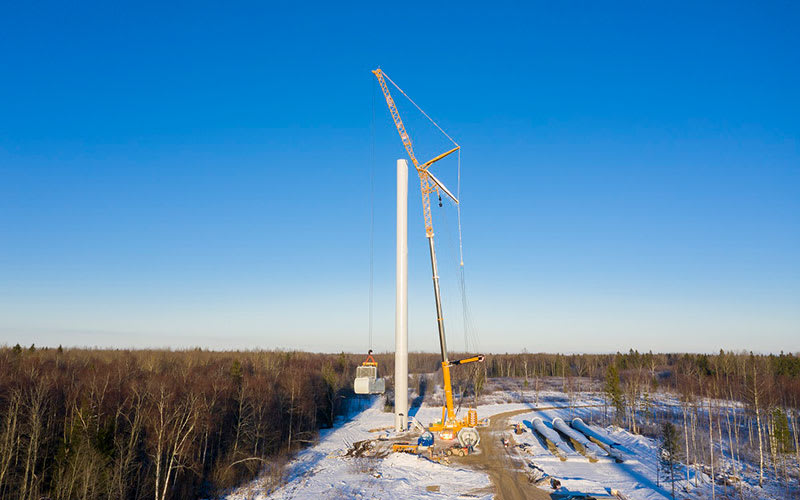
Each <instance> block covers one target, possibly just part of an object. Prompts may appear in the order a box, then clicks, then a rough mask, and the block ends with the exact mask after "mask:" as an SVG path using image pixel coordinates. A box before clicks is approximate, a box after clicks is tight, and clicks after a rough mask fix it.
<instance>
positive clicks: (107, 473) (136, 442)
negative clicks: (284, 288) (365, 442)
mask: <svg viewBox="0 0 800 500" xmlns="http://www.w3.org/2000/svg"><path fill="white" fill-rule="evenodd" d="M360 361H361V360H360V359H359V357H358V356H352V355H344V354H341V355H332V354H309V353H300V352H272V351H260V352H208V351H201V350H194V351H174V352H173V351H124V350H80V349H61V348H58V349H36V348H35V347H34V346H31V347H30V348H21V347H19V346H15V347H14V348H0V498H2V499H13V500H39V499H40V498H50V499H54V500H61V499H86V500H89V499H131V500H138V499H155V500H168V499H179V498H180V499H186V498H199V497H213V496H215V495H217V494H219V493H220V492H222V491H224V490H225V489H226V488H229V487H232V486H235V485H238V484H240V483H242V482H243V481H246V480H248V479H250V478H252V477H254V476H255V475H256V474H258V473H259V472H260V471H266V472H267V473H268V472H269V471H274V475H275V482H276V484H277V483H278V482H279V481H280V465H281V464H282V463H283V462H284V461H285V460H286V457H288V456H289V455H290V454H291V453H292V452H293V451H295V450H297V449H298V448H299V447H302V446H304V445H305V444H307V443H309V442H312V441H313V440H314V439H315V438H316V436H317V431H318V430H319V429H320V428H322V427H328V426H331V425H332V424H333V422H334V419H335V418H336V416H337V415H338V414H339V412H340V411H341V409H342V402H343V400H344V397H345V396H346V395H347V394H348V393H349V390H350V388H351V386H352V377H353V374H354V368H355V366H356V365H357V363H358V362H360ZM268 475H269V474H268Z"/></svg>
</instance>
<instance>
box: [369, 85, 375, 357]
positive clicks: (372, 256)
mask: <svg viewBox="0 0 800 500" xmlns="http://www.w3.org/2000/svg"><path fill="white" fill-rule="evenodd" d="M370 89H371V90H372V92H370V93H371V94H372V117H371V119H370V134H369V135H370V148H369V164H370V166H369V321H368V328H367V330H368V339H369V340H368V343H369V352H372V319H373V301H374V295H375V293H374V291H375V87H374V85H372V79H370Z"/></svg>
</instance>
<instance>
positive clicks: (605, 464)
mask: <svg viewBox="0 0 800 500" xmlns="http://www.w3.org/2000/svg"><path fill="white" fill-rule="evenodd" d="M484 400H485V401H486V402H487V403H488V404H483V405H480V406H479V407H478V413H479V416H480V417H481V418H483V417H487V416H488V417H491V416H493V415H497V414H500V413H505V412H509V411H515V410H519V411H522V413H520V414H518V415H515V416H513V417H511V418H510V419H509V423H511V424H516V423H521V424H523V425H524V426H525V428H526V429H527V431H526V432H524V433H523V434H514V433H513V432H512V430H511V428H510V427H509V429H508V430H507V431H505V432H506V433H507V435H508V436H509V437H511V438H512V443H515V444H518V445H520V446H513V447H510V448H509V451H508V452H509V453H512V454H516V455H517V456H519V457H520V458H521V460H520V463H521V464H522V465H521V466H522V467H528V468H529V472H530V471H533V472H532V475H534V476H541V477H547V476H550V477H553V478H556V479H558V480H559V481H560V484H561V489H560V490H559V491H558V493H563V492H566V491H573V492H582V493H607V492H608V491H609V490H611V489H613V490H617V491H619V493H621V494H622V495H623V498H627V499H630V500H661V499H665V498H671V492H670V490H671V486H670V484H669V483H668V482H667V481H665V480H664V477H663V472H660V471H659V469H658V467H657V463H658V459H657V456H658V448H659V443H658V442H657V440H655V439H651V438H648V437H644V436H641V435H634V434H631V433H629V432H627V431H625V430H623V429H620V428H617V427H613V426H609V427H605V428H604V427H602V426H601V425H599V424H600V422H602V421H603V418H602V416H603V412H604V408H603V406H602V405H603V400H602V397H601V396H600V395H598V394H597V393H577V394H576V393H573V394H572V395H571V396H570V397H567V395H565V394H563V393H561V392H557V391H539V392H538V394H534V393H533V392H532V391H531V392H528V391H525V392H524V393H521V392H517V393H515V394H508V393H504V392H502V391H500V392H496V393H494V394H492V395H490V397H488V398H485V399H484ZM354 401H355V402H356V403H357V404H359V405H360V406H356V407H354V408H352V411H351V414H350V415H349V417H348V418H346V419H342V421H341V422H340V423H339V424H338V425H337V426H335V427H334V428H333V429H329V430H325V431H322V434H321V436H320V439H319V442H318V443H317V444H316V445H314V446H312V447H310V448H308V449H306V450H304V451H302V452H301V453H299V454H298V456H297V457H296V458H295V459H294V460H293V461H292V462H291V463H290V464H289V466H288V469H287V473H286V478H285V481H284V484H283V485H282V486H281V487H279V488H277V489H276V490H274V491H270V490H269V489H268V487H267V486H265V484H266V483H265V481H264V480H259V479H256V480H255V481H253V482H251V483H249V484H247V485H244V486H242V487H240V488H239V489H237V490H236V491H234V492H232V493H230V494H229V495H228V496H227V499H228V500H266V499H271V500H288V499H323V498H324V499H329V498H330V499H336V498H343V499H344V498H348V499H349V498H352V499H384V500H393V499H398V500H399V499H417V498H418V499H447V498H452V499H456V498H471V499H475V498H478V499H486V500H489V499H491V498H492V497H493V495H492V485H491V482H490V480H489V477H488V476H487V475H486V474H485V473H484V472H481V471H478V470H472V469H469V468H467V467H466V466H463V465H459V464H457V463H453V464H449V465H445V464H440V463H436V462H432V461H430V460H428V459H426V458H422V457H417V456H412V455H406V454H389V455H387V456H386V457H384V458H374V457H354V456H348V450H351V449H352V448H353V445H354V444H355V443H358V442H360V441H364V440H374V439H376V438H378V436H379V435H381V434H389V433H391V431H387V430H386V429H389V428H391V426H392V423H393V414H391V413H385V412H384V411H383V405H384V402H383V398H382V397H375V398H372V399H361V400H354ZM510 401H514V402H510ZM673 403H674V402H673V401H672V400H671V398H670V397H668V396H666V395H665V396H664V397H663V403H662V404H663V405H664V407H670V406H671V405H672V404H673ZM554 407H555V408H554ZM525 410H530V411H525ZM409 413H410V414H411V415H412V416H414V417H415V418H417V420H419V421H420V422H422V423H423V424H427V423H429V422H432V421H434V420H437V419H439V418H440V416H441V408H440V407H439V406H428V405H427V404H423V405H422V406H421V407H420V408H416V409H412V411H410V412H409ZM557 417H558V418H561V419H563V420H564V422H566V423H567V424H569V423H570V422H571V421H572V419H573V418H574V417H580V418H581V419H583V420H584V421H585V422H586V424H588V425H590V426H591V428H592V430H594V431H595V432H597V433H600V434H602V435H606V436H607V437H608V438H609V439H610V440H613V441H615V442H616V443H618V444H619V445H618V446H616V451H614V450H612V452H613V453H615V454H618V457H617V458H620V457H621V458H623V461H622V462H621V463H620V462H619V461H618V460H615V459H614V457H612V456H609V455H608V453H605V452H603V451H602V449H600V452H598V451H597V450H598V448H596V447H593V448H592V451H593V452H594V453H589V454H588V455H590V456H589V457H588V458H587V456H586V455H583V454H581V453H580V452H579V451H580V450H579V449H578V447H576V446H574V445H573V444H572V443H571V442H569V439H566V436H565V435H564V434H563V433H559V432H556V430H554V429H553V425H552V422H553V419H555V418H557ZM537 418H540V419H541V420H542V422H543V423H544V425H545V426H546V427H547V431H546V432H544V435H547V436H548V437H549V438H550V439H552V440H554V441H556V442H555V443H553V444H554V445H555V448H557V449H558V451H557V452H556V453H558V454H559V455H561V458H559V457H557V456H556V455H554V454H553V453H552V452H551V451H550V450H548V443H547V441H546V439H545V438H544V435H543V434H542V433H538V432H537V431H535V430H534V429H533V427H534V421H535V419H537ZM485 441H487V440H486V439H484V442H483V443H482V444H481V446H491V445H496V443H491V442H485ZM551 447H552V446H551ZM562 458H563V459H565V460H563V459H562ZM590 458H591V460H590ZM686 473H687V470H686V469H685V468H683V467H682V466H681V467H679V476H680V477H681V478H682V480H681V481H678V482H676V495H677V497H678V498H692V499H703V498H711V486H710V483H709V481H708V477H707V476H705V475H704V474H702V473H701V477H699V478H698V479H699V481H698V483H699V487H697V488H695V487H694V483H695V478H694V469H691V468H690V469H689V470H688V473H689V479H690V480H689V482H688V483H687V482H686V481H685V478H686ZM531 487H533V486H532V485H531ZM543 487H544V488H548V487H549V486H548V485H547V484H545V485H543ZM684 487H686V488H684ZM728 490H729V494H730V495H731V496H730V498H740V495H739V492H738V491H734V490H733V488H731V487H729V488H728ZM549 491H550V492H552V490H549ZM722 493H723V487H722V486H720V485H717V498H722ZM742 496H743V497H744V498H745V499H765V500H766V499H774V500H777V499H781V498H784V496H785V493H784V491H783V490H782V489H781V488H780V486H779V485H775V486H774V487H772V488H771V489H770V488H765V489H760V488H755V487H752V486H750V485H745V487H744V490H743V495H742ZM554 498H555V497H554Z"/></svg>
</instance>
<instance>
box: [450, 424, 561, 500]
mask: <svg viewBox="0 0 800 500" xmlns="http://www.w3.org/2000/svg"><path fill="white" fill-rule="evenodd" d="M539 409H542V408H536V409H525V410H516V411H508V412H505V413H499V414H497V415H494V416H492V418H491V424H489V427H484V428H481V429H479V432H480V435H481V444H480V445H479V446H480V449H481V453H479V454H477V455H470V456H468V457H464V458H462V459H459V460H458V462H459V463H463V464H465V465H470V466H472V467H474V468H476V469H478V470H482V471H485V472H486V473H487V474H489V479H491V481H492V484H493V485H494V492H495V498H496V499H497V500H526V499H532V500H540V499H541V500H550V498H551V497H550V494H549V493H547V492H546V491H544V490H542V489H539V488H537V487H536V486H534V485H533V484H531V483H530V482H529V481H528V476H527V475H526V474H525V471H524V467H525V464H524V463H523V462H521V461H519V460H515V459H514V455H512V454H511V453H509V450H508V449H506V448H505V447H504V446H503V444H502V443H501V442H500V439H501V438H502V437H503V434H505V433H508V419H509V418H510V417H513V416H514V415H519V414H522V413H530V412H532V411H536V410H539Z"/></svg>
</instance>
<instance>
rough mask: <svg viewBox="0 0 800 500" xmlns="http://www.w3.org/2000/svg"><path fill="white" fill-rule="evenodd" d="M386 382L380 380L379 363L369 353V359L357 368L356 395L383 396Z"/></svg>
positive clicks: (370, 352) (354, 388) (354, 385)
mask: <svg viewBox="0 0 800 500" xmlns="http://www.w3.org/2000/svg"><path fill="white" fill-rule="evenodd" d="M385 391H386V381H385V380H383V379H382V378H378V363H377V362H376V361H375V358H373V357H372V351H369V354H368V355H367V359H366V360H364V362H363V363H361V365H360V366H357V367H356V379H355V380H354V381H353V392H355V393H356V394H383V393H384V392H385Z"/></svg>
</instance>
